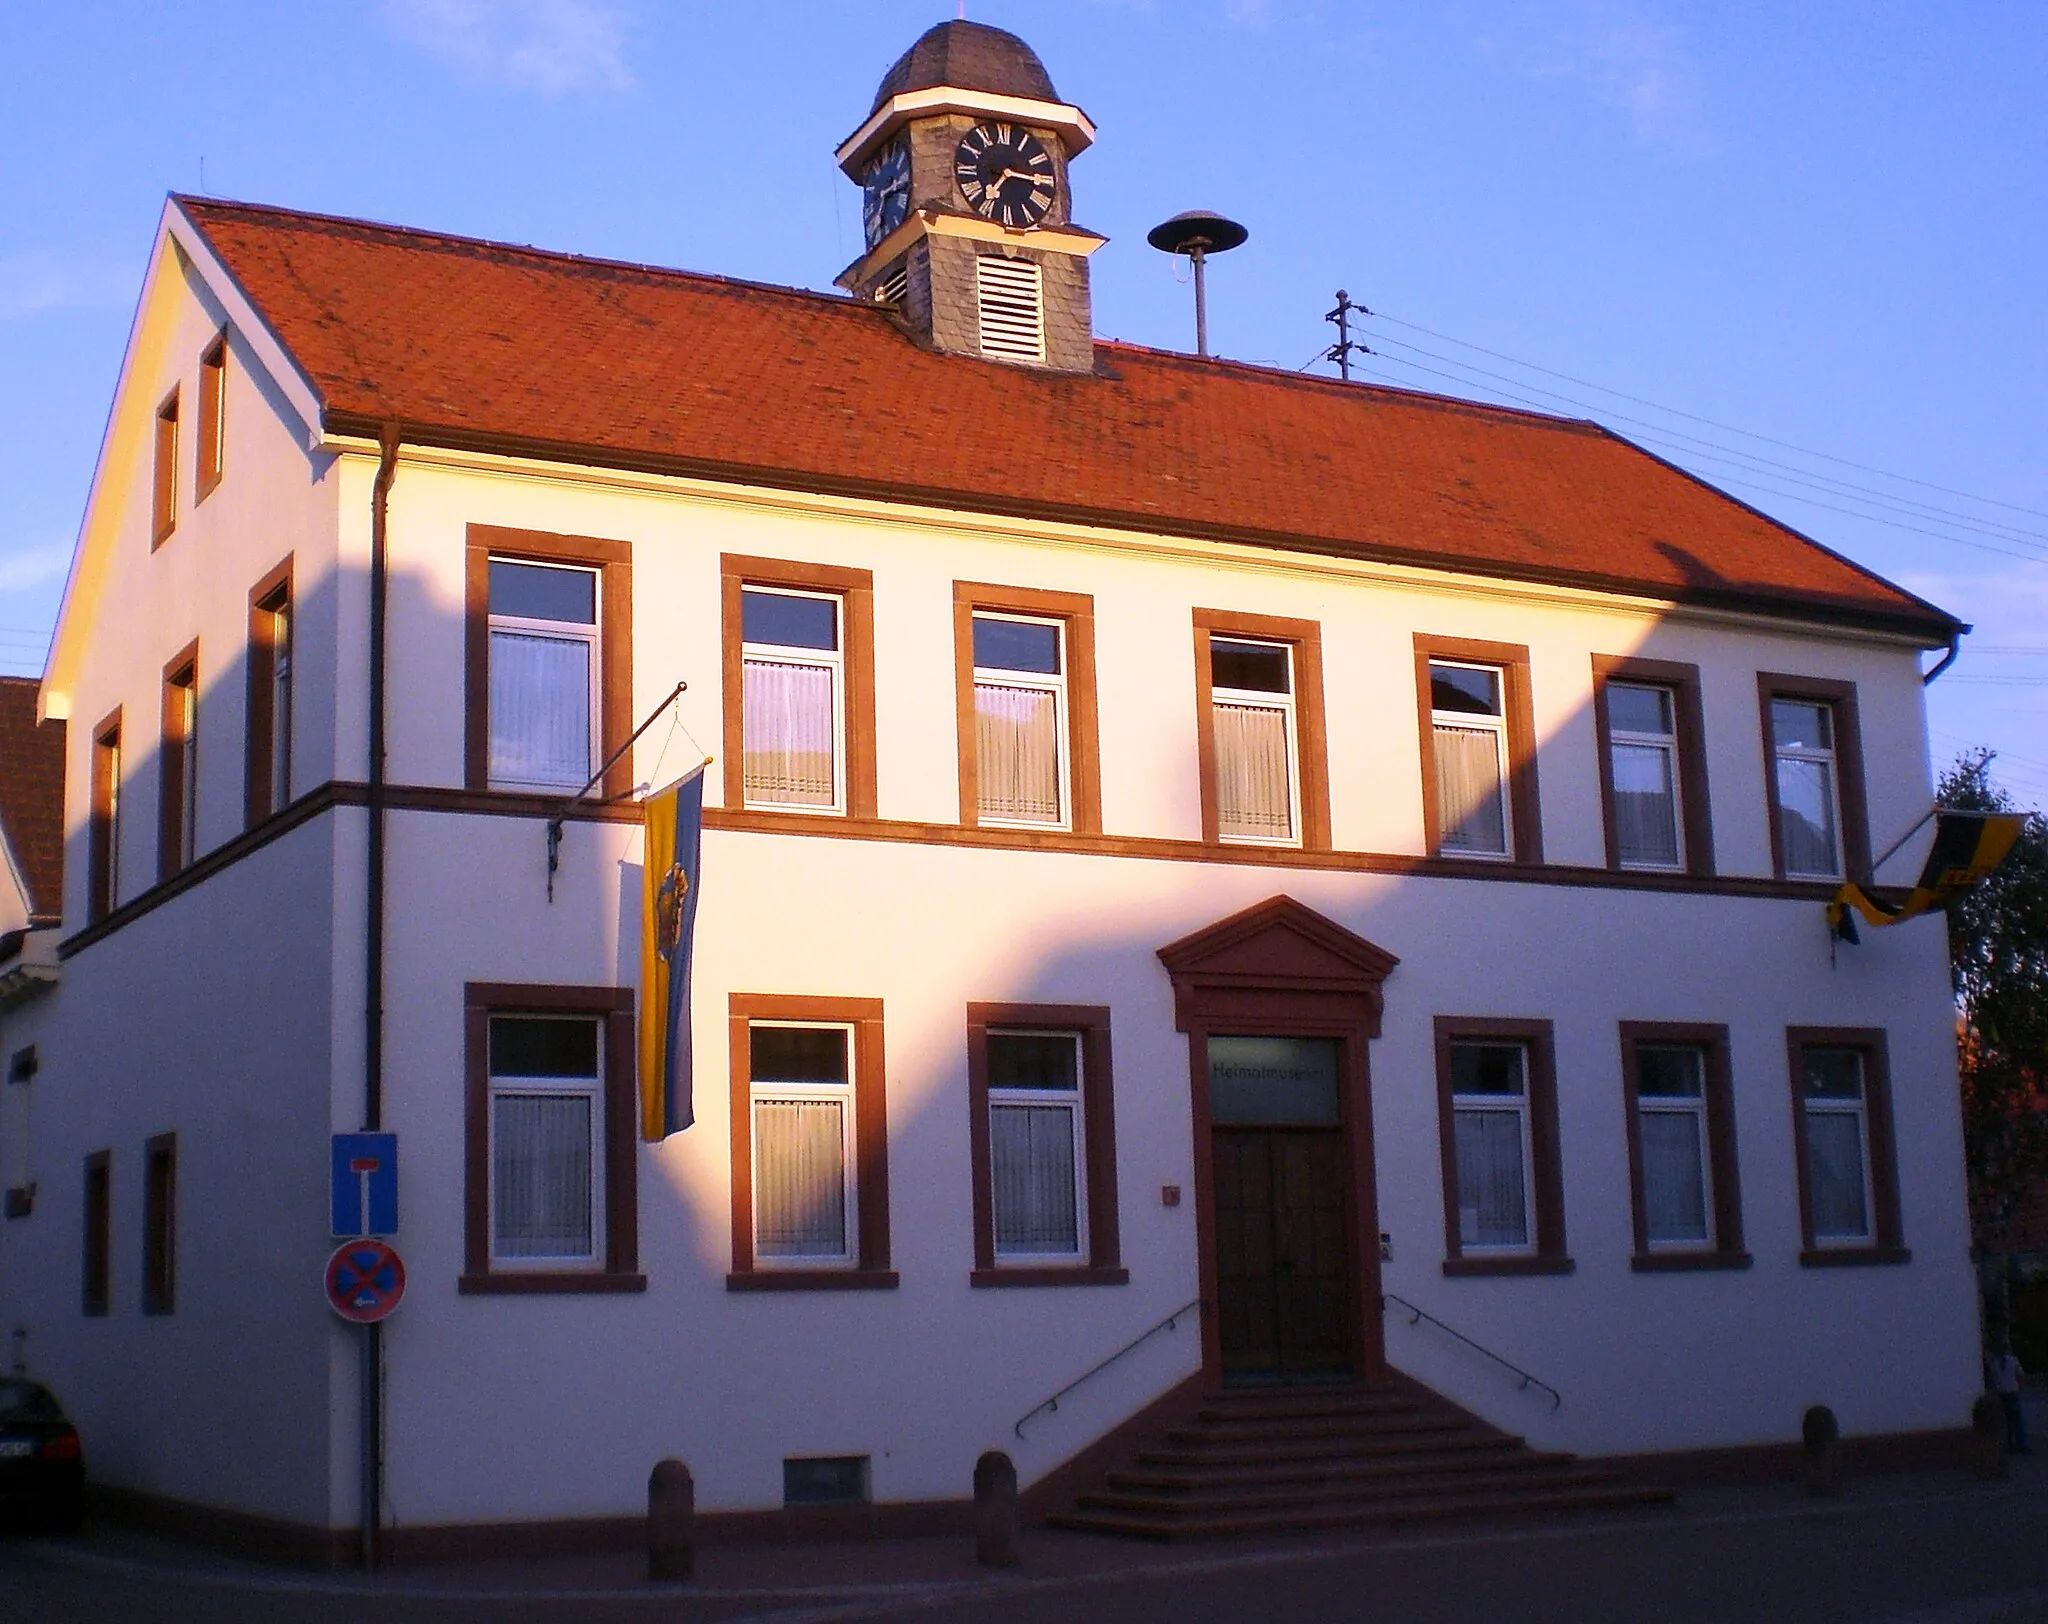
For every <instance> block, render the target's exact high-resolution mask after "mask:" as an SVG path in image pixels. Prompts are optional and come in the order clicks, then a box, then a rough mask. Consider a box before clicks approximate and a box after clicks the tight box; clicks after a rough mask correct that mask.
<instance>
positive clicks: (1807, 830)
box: [1778, 756, 1841, 874]
mask: <svg viewBox="0 0 2048 1624" xmlns="http://www.w3.org/2000/svg"><path fill="white" fill-rule="evenodd" d="M1778 833H1779V842H1780V844H1781V846H1782V847H1783V850H1784V857H1785V872H1786V873H1787V874H1838V873H1840V872H1841V868H1840V865H1839V863H1838V861H1837V859H1836V856H1835V770H1834V768H1833V767H1832V766H1830V765H1829V764H1828V763H1827V762H1825V761H1802V760H1800V759H1798V758H1797V757H1791V756H1780V757H1779V758H1778Z"/></svg>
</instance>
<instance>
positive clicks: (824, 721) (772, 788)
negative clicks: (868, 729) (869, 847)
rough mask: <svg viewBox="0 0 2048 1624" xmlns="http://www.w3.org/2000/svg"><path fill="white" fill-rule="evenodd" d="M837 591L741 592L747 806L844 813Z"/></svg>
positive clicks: (842, 679)
mask: <svg viewBox="0 0 2048 1624" xmlns="http://www.w3.org/2000/svg"><path fill="white" fill-rule="evenodd" d="M841 611H842V605H841V603H840V600H839V597H838V595H837V594H836V593H829V592H788V591H783V590H780V589H774V588H769V587H747V588H745V589H743V590H742V591H741V593H740V625H741V633H740V637H741V644H742V646H741V650H740V658H741V662H742V670H743V672H744V675H743V678H742V680H743V682H744V684H745V693H744V696H743V699H742V704H743V705H744V707H745V710H746V752H745V756H744V758H743V764H742V768H741V772H742V776H743V777H744V780H745V784H746V804H747V805H748V806H780V807H797V808H802V809H804V810H808V811H817V812H842V811H844V810H845V809H846V668H845V660H844V658H843V655H842V646H843V644H844V641H845V638H844V635H843V633H842V631H841V628H840V619H841Z"/></svg>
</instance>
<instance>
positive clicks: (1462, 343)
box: [1375, 311, 2048, 519]
mask: <svg viewBox="0 0 2048 1624" xmlns="http://www.w3.org/2000/svg"><path fill="white" fill-rule="evenodd" d="M1375 315H1377V316H1378V318H1379V319H1380V320H1381V321H1390V322H1392V323H1393V324H1394V325H1395V326H1396V327H1405V328H1407V329H1408V330H1409V331H1410V332H1411V333H1421V334H1423V335H1425V336H1426V337H1429V338H1434V339H1436V340H1438V341H1439V342H1441V343H1445V344H1455V345H1457V346H1458V347H1459V348H1460V349H1464V350H1472V351H1475V352H1476V353H1478V354H1480V355H1490V356H1492V357H1493V359H1494V360H1496V361H1505V362H1507V363H1508V365H1510V366H1517V367H1525V368H1527V369H1528V370H1529V371H1531V372H1540V373H1542V374H1544V376H1546V377H1550V378H1559V379H1562V380H1563V381H1564V382H1566V383H1569V384H1576V385H1578V386H1579V387H1580V388H1581V389H1597V390H1599V391H1600V393H1601V394H1603V395H1613V396H1614V397H1615V398H1616V399H1617V400H1626V401H1633V402H1634V403H1635V404H1636V405H1638V406H1647V407H1649V408H1650V409H1651V410H1652V411H1658V412H1667V413H1669V414H1670V415H1671V416H1673V417H1683V418H1685V419H1686V420H1687V421H1689V422H1693V423H1704V424H1706V426H1707V427H1708V428H1715V429H1721V430H1723V431H1724V432H1726V433H1729V434H1739V435H1741V436H1742V437H1743V438H1744V439H1747V440H1760V441H1762V442H1763V443H1764V444H1765V445H1774V446H1778V447H1781V448H1782V449H1784V450H1786V451H1796V452H1798V453H1799V454H1800V455H1801V456H1802V457H1818V458H1820V459H1821V461H1823V462H1832V463H1835V464H1837V465H1838V466H1840V467H1843V468H1854V469H1857V470H1858V471H1859V472H1862V473H1866V474H1876V475H1877V476H1878V477H1879V478H1880V479H1893V480H1897V481H1899V482H1900V483H1902V484H1906V485H1917V486H1919V487H1920V488H1921V489H1922V490H1928V491H1939V492H1941V494H1942V495H1944V496H1959V497H1961V498H1962V499H1963V500H1964V501H1966V502H1981V503H1983V504H1984V505H1985V506H1987V507H1997V508H2004V509H2005V510H2006V511H2007V512H2010V513H2024V514H2027V515H2028V516H2029V517H2031V518H2036V519H2048V512H2044V511H2042V510H2041V509H2040V508H2030V507H2023V506H2021V505H2020V504H2019V503H2017V502H2003V501H2000V500H1999V499H1998V498H1997V497H1995V496H1978V495H1976V494H1975V493H1974V492H1971V491H1961V490H1957V489H1956V488H1955V487H1954V486H1951V485H1937V484H1935V483H1934V481H1932V480H1928V479H1915V478H1914V477H1913V476H1912V475H1910V474H1894V473H1892V472H1890V471H1889V470H1887V469H1883V468H1874V467H1872V466H1871V465H1870V464H1869V463H1866V462H1856V461H1853V460H1852V459H1850V458H1848V457H1837V456H1835V455H1833V454H1832V453H1831V452H1826V451H1815V450H1813V449H1812V448H1811V447H1809V446H1803V445H1798V444H1795V443H1794V442H1793V441H1791V440H1780V439H1776V438H1774V437H1773V436H1771V435H1768V434H1759V433H1757V432H1756V431H1755V430H1754V429H1745V428H1738V427H1736V426H1735V425H1734V424H1733V423H1723V422H1721V421H1719V420H1718V419H1716V418H1712V417H1702V416H1700V415H1699V413H1697V412H1688V411H1683V410H1681V409H1680V408H1678V407H1676V406H1666V405H1663V404H1662V403H1660V402H1658V401H1654V400H1649V399H1646V398H1645V397H1643V396H1641V395H1631V394H1629V393H1628V392H1627V391H1625V390H1621V389H1613V388H1610V387H1608V386H1607V385H1606V384H1604V383H1594V382H1592V381H1591V380H1590V379H1587V378H1575V377H1573V376H1572V375H1571V374H1570V373H1568V372H1558V371H1554V370H1553V369H1552V368H1550V367H1546V366H1538V365H1537V364H1536V363H1535V362H1534V361H1523V360H1520V359H1518V358H1517V357H1515V356H1512V355H1505V354H1503V353H1502V352H1501V351H1499V350H1490V349H1488V348H1486V346H1485V345H1483V344H1474V343H1472V342H1471V341H1470V340H1468V339H1463V338H1453V337H1451V335H1450V334H1448V333H1439V332H1436V331H1435V330H1434V329H1432V328H1428V327H1423V326H1421V325H1419V324H1418V323H1415V322H1412V321H1403V320H1401V318H1400V317H1399V316H1389V315H1387V314H1386V313H1385V312H1384V311H1376V312H1375Z"/></svg>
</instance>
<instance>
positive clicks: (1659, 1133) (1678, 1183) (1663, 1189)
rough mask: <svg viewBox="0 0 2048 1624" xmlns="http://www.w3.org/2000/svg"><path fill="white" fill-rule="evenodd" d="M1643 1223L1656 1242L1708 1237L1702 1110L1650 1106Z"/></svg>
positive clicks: (1645, 1122) (1644, 1120)
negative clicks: (1663, 1108) (1657, 1108)
mask: <svg viewBox="0 0 2048 1624" xmlns="http://www.w3.org/2000/svg"><path fill="white" fill-rule="evenodd" d="M1640 1127H1641V1139H1642V1149H1643V1227H1644V1230H1645V1233H1646V1234H1647V1235H1648V1237H1649V1239H1651V1240H1652V1241H1701V1242H1704V1241H1705V1240H1706V1239H1707V1184H1706V1176H1705V1173H1704V1171H1703V1164H1702V1163H1701V1160H1700V1119H1699V1113H1698V1112H1696V1111H1645V1112H1643V1113H1642V1116H1641V1119H1640Z"/></svg>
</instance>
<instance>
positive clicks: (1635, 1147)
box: [1621, 1021, 1749, 1270]
mask: <svg viewBox="0 0 2048 1624" xmlns="http://www.w3.org/2000/svg"><path fill="white" fill-rule="evenodd" d="M1621 1075H1622V1090H1623V1094H1624V1097H1625V1104H1626V1109H1627V1111H1628V1114H1629V1122H1628V1147H1629V1175H1630V1179H1631V1207H1632V1216H1633V1222H1634V1226H1635V1250H1636V1255H1635V1267H1636V1268H1637V1269H1639V1270H1643V1269H1665V1268H1712V1267H1721V1268H1743V1267H1747V1266H1748V1264H1749V1254H1748V1253H1747V1252H1745V1251H1743V1249H1742V1203H1741V1198H1740V1194H1739V1191H1738V1189H1737V1186H1736V1171H1735V1124H1734V1107H1733V1103H1732V1092H1731V1089H1730V1087H1729V1078H1728V1033H1727V1028H1725V1027H1720V1026H1696V1025H1675V1024H1671V1023H1662V1022H1647V1021H1624V1022H1623V1023H1622V1026H1621Z"/></svg>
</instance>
